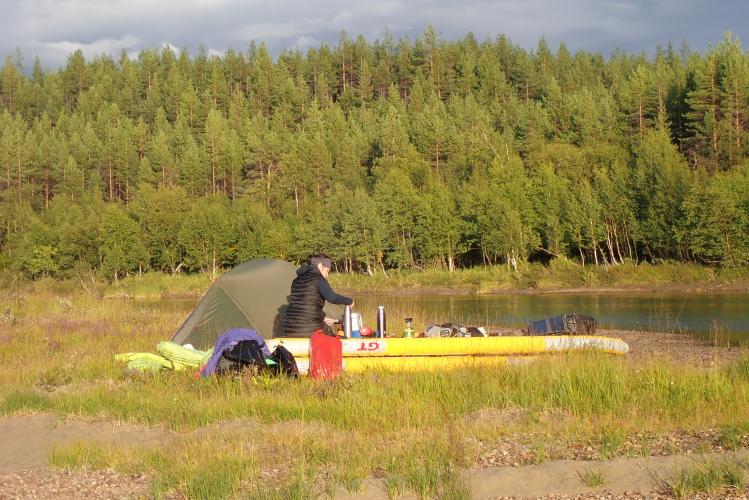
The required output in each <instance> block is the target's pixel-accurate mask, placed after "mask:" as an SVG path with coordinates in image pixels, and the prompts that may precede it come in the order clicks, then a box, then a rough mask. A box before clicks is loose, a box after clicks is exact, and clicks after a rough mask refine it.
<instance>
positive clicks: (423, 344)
mask: <svg viewBox="0 0 749 500" xmlns="http://www.w3.org/2000/svg"><path fill="white" fill-rule="evenodd" d="M267 343H268V347H269V348H270V350H271V351H272V350H273V349H274V348H275V347H276V346H277V345H279V344H282V345H283V346H284V347H285V348H286V349H288V350H289V351H290V352H291V353H292V354H293V355H294V356H295V357H306V356H308V355H309V339H292V338H287V339H285V338H277V339H271V340H268V341H267ZM342 343H343V357H344V358H346V359H348V358H360V357H394V358H396V359H403V358H406V357H411V356H424V357H431V356H523V355H529V354H542V353H551V352H560V351H576V350H594V351H600V352H605V353H608V354H626V353H627V352H628V351H629V346H628V345H627V343H626V342H624V341H623V340H621V339H616V338H611V337H600V336H592V335H564V336H546V337H541V336H508V337H445V338H384V339H381V338H371V339H367V338H361V339H342Z"/></svg>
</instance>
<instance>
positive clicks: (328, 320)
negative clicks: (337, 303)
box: [324, 318, 335, 326]
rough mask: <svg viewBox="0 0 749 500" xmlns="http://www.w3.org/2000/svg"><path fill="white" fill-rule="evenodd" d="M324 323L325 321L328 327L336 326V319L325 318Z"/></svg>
mask: <svg viewBox="0 0 749 500" xmlns="http://www.w3.org/2000/svg"><path fill="white" fill-rule="evenodd" d="M324 321H325V324H326V325H328V326H333V325H335V319H334V318H325V320H324Z"/></svg>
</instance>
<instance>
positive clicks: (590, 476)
mask: <svg viewBox="0 0 749 500" xmlns="http://www.w3.org/2000/svg"><path fill="white" fill-rule="evenodd" d="M578 475H579V476H580V481H582V482H583V484H584V485H585V486H587V487H588V488H597V487H598V486H603V485H604V484H606V475H605V474H604V473H603V472H601V471H596V470H592V469H587V470H584V471H582V472H580V473H578Z"/></svg>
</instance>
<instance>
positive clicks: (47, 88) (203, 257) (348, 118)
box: [0, 28, 749, 278]
mask: <svg viewBox="0 0 749 500" xmlns="http://www.w3.org/2000/svg"><path fill="white" fill-rule="evenodd" d="M23 64H24V63H23V58H22V56H21V55H20V54H16V55H15V57H8V59H7V60H6V62H5V65H4V66H3V68H2V71H1V74H0V108H1V109H0V111H1V113H0V133H1V134H2V135H1V137H0V165H1V167H2V175H3V179H2V180H1V181H0V250H1V255H2V257H0V267H2V268H5V269H10V270H14V271H19V272H23V273H25V274H26V275H28V276H30V277H38V276H67V275H71V274H73V273H76V272H80V271H81V270H95V271H97V272H99V271H101V272H103V273H105V274H106V275H107V276H109V277H112V278H117V277H121V276H124V275H126V274H128V273H133V272H141V271H146V270H160V271H165V272H172V273H174V272H179V271H181V270H184V271H198V270H200V271H210V272H213V273H216V272H217V271H218V270H219V269H221V268H226V267H228V266H232V265H234V264H236V263H239V262H242V261H244V260H247V259H251V258H256V257H263V256H268V257H280V258H284V259H290V260H298V259H301V258H303V257H304V256H306V255H308V254H311V253H316V252H324V253H327V254H329V255H330V256H332V257H333V259H334V261H335V263H336V267H337V268H338V269H339V270H345V271H353V270H357V271H361V270H367V271H369V272H372V271H375V270H382V271H385V270H386V269H390V268H423V267H433V266H442V267H445V268H448V269H450V270H452V269H455V268H456V267H468V266H473V265H481V264H498V263H502V264H506V265H508V266H509V267H512V268H517V266H518V265H520V264H522V262H525V261H528V260H542V261H546V260H548V259H551V258H567V259H574V260H576V261H577V262H579V263H580V264H582V265H606V266H613V265H617V264H620V263H622V262H625V261H635V262H636V261H640V260H648V261H657V260H659V259H673V260H678V261H698V262H703V263H708V264H715V265H723V266H740V265H744V264H747V262H749V160H748V159H747V155H748V154H749V144H748V143H749V135H748V130H747V126H748V125H747V124H748V123H749V56H748V55H747V53H745V52H744V51H743V49H742V47H741V44H740V41H739V40H738V39H736V38H735V37H733V36H732V35H731V34H730V33H729V34H726V35H725V36H724V38H723V39H722V40H721V41H720V42H719V43H717V44H716V45H715V46H711V47H709V48H708V49H707V50H706V51H705V53H704V54H702V53H698V52H693V51H691V50H690V49H689V48H688V47H686V46H683V47H681V48H680V49H674V47H672V46H668V47H666V48H658V49H657V50H656V52H655V54H654V55H653V56H652V57H648V56H646V55H645V54H626V53H625V52H622V51H616V52H614V53H613V54H611V55H610V56H609V57H608V58H605V57H603V56H602V55H601V54H598V53H589V52H586V51H582V50H580V51H577V52H575V53H574V54H573V53H571V52H570V51H569V50H568V49H567V47H566V46H565V45H564V44H561V45H560V46H559V47H558V48H557V49H556V51H552V50H551V49H550V48H549V47H548V45H547V43H546V41H545V39H541V40H540V41H539V42H538V45H537V47H536V48H535V49H534V50H526V49H524V48H521V47H519V46H517V45H515V44H513V43H512V42H511V41H510V40H509V39H507V38H506V37H505V36H498V37H497V38H496V39H491V40H489V39H487V40H485V41H482V42H479V41H478V40H476V39H475V38H474V36H473V35H471V34H468V35H466V36H465V38H464V39H462V40H460V41H454V42H451V41H446V40H444V39H443V38H442V37H440V36H439V35H438V34H437V33H436V32H435V31H434V30H433V29H432V28H427V29H426V30H425V32H424V34H423V35H422V36H421V37H420V38H418V39H416V40H414V41H410V40H409V39H407V38H403V39H400V40H398V41H395V40H393V39H392V37H390V36H386V37H384V38H383V39H382V40H378V41H375V42H373V43H368V42H366V41H365V40H364V38H363V37H361V36H359V37H357V38H356V39H352V38H351V37H349V36H348V35H347V34H346V33H342V34H341V37H340V40H339V42H338V44H337V46H335V47H331V46H328V45H326V44H323V45H321V46H320V47H319V48H316V49H310V50H308V51H307V52H306V53H302V52H301V51H299V50H286V51H283V52H282V53H281V54H280V55H279V56H278V57H277V58H275V60H274V58H272V57H271V55H270V54H269V53H268V51H267V50H266V48H265V47H264V45H262V44H260V45H256V44H255V43H252V44H250V46H249V49H248V50H246V51H236V50H233V49H230V50H228V51H227V52H226V53H225V54H223V55H222V56H220V57H219V56H209V55H207V54H206V52H205V50H200V52H199V53H198V54H197V55H195V56H193V57H191V56H190V54H188V52H187V51H185V50H182V51H180V52H179V53H176V52H175V51H173V50H172V49H171V48H164V49H161V50H156V49H149V50H144V51H142V52H141V53H140V54H139V55H138V56H137V58H132V57H130V56H128V55H127V54H126V53H125V52H123V53H122V54H121V55H120V56H119V58H113V57H111V56H108V55H101V56H97V57H95V58H93V59H92V60H86V58H85V57H84V56H83V54H82V53H81V52H80V51H77V52H74V53H72V54H71V55H70V56H69V58H68V60H67V63H66V64H65V66H63V67H61V68H59V69H58V70H54V71H45V70H43V69H42V67H41V65H40V64H39V61H38V59H37V60H36V61H35V62H34V64H33V67H32V69H31V71H28V72H26V71H25V68H24V65H23Z"/></svg>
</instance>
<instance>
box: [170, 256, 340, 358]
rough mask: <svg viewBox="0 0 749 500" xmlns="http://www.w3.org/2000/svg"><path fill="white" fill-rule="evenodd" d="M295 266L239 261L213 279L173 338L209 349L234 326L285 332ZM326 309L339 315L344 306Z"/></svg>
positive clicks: (269, 333)
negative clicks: (282, 320) (283, 322)
mask: <svg viewBox="0 0 749 500" xmlns="http://www.w3.org/2000/svg"><path fill="white" fill-rule="evenodd" d="M296 270H297V267H296V266H295V265H294V264H292V263H290V262H286V261H284V260H278V259H256V260H251V261H248V262H244V263H242V264H239V265H238V266H236V267H235V268H233V269H232V270H230V271H227V272H226V273H225V274H223V275H222V276H221V277H220V278H218V279H217V280H216V281H215V282H214V283H213V285H212V286H211V287H210V288H209V289H208V291H207V292H206V294H205V295H204V296H203V298H202V299H201V300H200V302H199V303H198V305H197V306H196V307H195V309H194V310H193V311H192V312H191V313H190V315H189V316H188V317H187V319H186V320H185V322H184V323H182V326H180V327H179V329H178V330H177V333H175V334H174V337H173V338H172V342H175V343H177V344H181V345H184V344H192V346H193V347H195V348H196V349H201V350H204V349H209V348H210V347H213V345H214V344H215V343H216V339H217V338H218V337H219V336H220V335H221V334H222V333H224V332H226V331H228V330H231V329H232V328H252V329H254V330H256V331H257V332H258V333H259V334H260V335H262V336H263V337H264V338H266V339H270V338H273V337H281V336H283V331H282V329H281V327H280V317H281V315H282V314H283V311H284V310H285V308H286V306H287V305H288V297H289V292H290V290H291V282H292V281H293V280H294V278H295V277H296ZM325 312H326V314H327V315H328V316H331V317H339V316H340V315H341V308H340V307H339V306H334V305H332V304H326V306H325ZM310 333H311V332H310Z"/></svg>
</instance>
